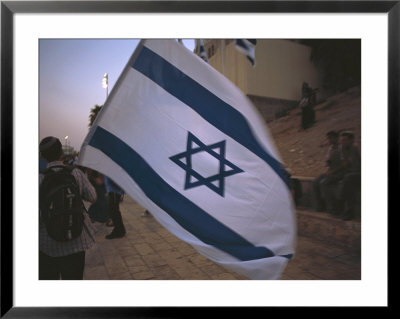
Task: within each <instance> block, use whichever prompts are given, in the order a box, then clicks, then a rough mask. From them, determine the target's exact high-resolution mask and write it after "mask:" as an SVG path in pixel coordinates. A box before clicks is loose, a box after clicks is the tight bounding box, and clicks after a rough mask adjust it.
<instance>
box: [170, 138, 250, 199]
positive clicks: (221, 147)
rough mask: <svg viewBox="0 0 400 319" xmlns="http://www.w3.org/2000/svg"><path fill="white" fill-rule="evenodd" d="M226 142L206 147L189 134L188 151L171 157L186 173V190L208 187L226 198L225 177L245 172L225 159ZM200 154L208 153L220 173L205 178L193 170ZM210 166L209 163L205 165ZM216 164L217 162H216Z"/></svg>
mask: <svg viewBox="0 0 400 319" xmlns="http://www.w3.org/2000/svg"><path fill="white" fill-rule="evenodd" d="M225 146H226V141H225V140H224V141H221V142H218V143H215V144H211V145H205V144H204V143H202V142H201V141H200V140H199V139H198V138H197V137H196V136H194V135H193V134H192V133H190V132H189V134H188V138H187V143H186V151H185V152H182V153H179V154H176V155H174V156H171V157H170V160H171V161H173V162H174V163H175V164H177V165H178V166H179V167H181V168H182V169H184V170H185V171H186V177H185V186H184V189H185V190H186V189H190V188H193V187H197V186H201V185H204V186H207V187H208V188H210V189H211V190H213V191H214V192H216V193H217V194H219V195H221V196H224V186H225V177H228V176H232V175H234V174H237V173H241V172H243V170H241V169H240V168H239V167H237V166H236V165H234V164H233V163H231V162H230V161H228V160H227V159H226V158H225ZM200 152H207V153H208V154H209V155H211V157H213V158H215V160H216V161H218V162H217V165H219V168H218V173H217V174H212V175H211V176H207V177H204V176H202V174H201V173H199V172H198V171H196V170H195V169H194V168H193V165H192V163H193V160H192V157H193V155H195V154H199V153H200ZM203 164H204V165H208V164H209V163H203ZM214 164H215V162H214Z"/></svg>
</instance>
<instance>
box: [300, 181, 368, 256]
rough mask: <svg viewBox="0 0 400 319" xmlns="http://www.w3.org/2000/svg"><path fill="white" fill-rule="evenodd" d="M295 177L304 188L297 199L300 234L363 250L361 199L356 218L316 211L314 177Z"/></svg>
mask: <svg viewBox="0 0 400 319" xmlns="http://www.w3.org/2000/svg"><path fill="white" fill-rule="evenodd" d="M293 178H296V179H298V180H299V181H300V185H301V189H302V195H301V197H299V198H298V199H297V201H296V206H297V207H296V208H297V226H298V235H299V236H306V237H310V238H313V239H315V240H319V241H321V242H325V243H327V244H331V245H336V246H340V247H344V248H346V249H349V250H350V251H354V252H356V253H359V252H361V200H360V201H359V205H358V209H357V212H356V215H355V218H354V219H353V220H350V221H344V220H341V219H339V218H335V217H332V216H331V215H329V214H328V213H326V212H315V211H314V210H313V207H314V202H313V198H314V196H313V185H312V183H313V180H314V178H311V177H304V176H293ZM360 199H361V198H360Z"/></svg>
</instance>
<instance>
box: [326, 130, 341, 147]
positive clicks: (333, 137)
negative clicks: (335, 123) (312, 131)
mask: <svg viewBox="0 0 400 319" xmlns="http://www.w3.org/2000/svg"><path fill="white" fill-rule="evenodd" d="M326 136H327V138H328V140H329V143H330V144H337V143H338V141H339V133H338V132H336V131H329V132H328V133H326Z"/></svg>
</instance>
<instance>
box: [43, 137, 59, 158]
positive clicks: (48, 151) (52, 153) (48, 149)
mask: <svg viewBox="0 0 400 319" xmlns="http://www.w3.org/2000/svg"><path fill="white" fill-rule="evenodd" d="M39 151H40V155H41V156H42V157H43V158H44V159H45V160H46V161H47V162H53V161H57V160H59V159H60V158H61V156H62V155H63V151H62V145H61V142H60V140H59V139H58V138H56V137H54V136H48V137H45V138H44V139H42V141H41V142H40V144H39Z"/></svg>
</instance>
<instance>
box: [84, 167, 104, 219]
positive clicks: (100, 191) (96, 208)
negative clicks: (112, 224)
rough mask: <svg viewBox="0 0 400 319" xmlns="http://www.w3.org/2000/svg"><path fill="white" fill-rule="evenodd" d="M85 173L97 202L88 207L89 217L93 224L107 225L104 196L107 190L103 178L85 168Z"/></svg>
mask: <svg viewBox="0 0 400 319" xmlns="http://www.w3.org/2000/svg"><path fill="white" fill-rule="evenodd" d="M86 171H87V175H88V177H89V180H90V182H91V183H92V185H93V187H94V188H95V190H96V194H97V201H96V202H95V203H93V204H92V205H90V207H89V210H88V214H89V217H90V219H91V221H92V222H93V223H94V222H98V223H106V222H107V223H108V222H109V220H110V214H109V209H108V202H107V196H106V194H107V190H106V186H105V181H104V180H105V177H104V175H103V174H101V173H99V172H97V171H95V170H92V169H90V168H87V169H86Z"/></svg>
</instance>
